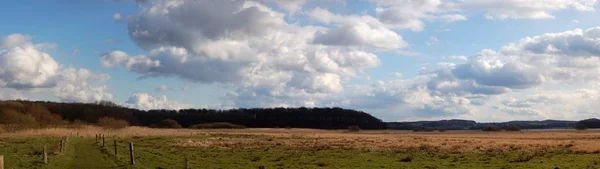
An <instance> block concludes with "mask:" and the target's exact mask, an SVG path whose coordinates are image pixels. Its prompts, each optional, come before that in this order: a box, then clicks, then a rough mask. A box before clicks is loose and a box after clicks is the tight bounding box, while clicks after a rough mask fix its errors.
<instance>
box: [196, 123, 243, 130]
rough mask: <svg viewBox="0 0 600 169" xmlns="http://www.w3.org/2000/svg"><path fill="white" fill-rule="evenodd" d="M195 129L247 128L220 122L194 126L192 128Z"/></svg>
mask: <svg viewBox="0 0 600 169" xmlns="http://www.w3.org/2000/svg"><path fill="white" fill-rule="evenodd" d="M190 128H193V129H243V128H246V126H242V125H237V124H231V123H226V122H218V123H202V124H194V125H192V126H190Z"/></svg>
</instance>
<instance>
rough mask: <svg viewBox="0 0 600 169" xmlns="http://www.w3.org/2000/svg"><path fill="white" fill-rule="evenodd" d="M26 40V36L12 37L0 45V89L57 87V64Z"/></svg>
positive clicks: (13, 35) (27, 38)
mask: <svg viewBox="0 0 600 169" xmlns="http://www.w3.org/2000/svg"><path fill="white" fill-rule="evenodd" d="M29 40H30V38H29V37H28V36H25V35H21V34H12V35H9V36H7V37H5V38H4V39H2V40H1V41H0V44H1V46H2V48H0V49H1V50H0V85H2V86H5V87H8V88H17V89H24V88H37V87H51V86H53V85H55V84H56V76H57V74H58V73H59V71H60V66H59V64H58V63H57V62H56V61H55V60H54V59H53V58H52V57H50V55H48V54H47V53H44V52H41V51H39V50H38V49H37V48H35V45H34V44H32V43H31V42H30V41H29Z"/></svg>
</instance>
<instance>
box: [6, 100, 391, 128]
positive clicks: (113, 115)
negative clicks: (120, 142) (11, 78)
mask: <svg viewBox="0 0 600 169" xmlns="http://www.w3.org/2000/svg"><path fill="white" fill-rule="evenodd" d="M101 119H102V120H101ZM166 119H169V120H174V121H176V122H177V123H178V124H180V125H181V126H182V127H190V126H192V125H196V126H198V124H206V123H231V124H235V125H241V126H244V127H250V128H275V127H281V128H284V127H292V128H316V129H347V128H348V127H349V126H358V127H360V128H362V129H384V128H386V124H385V123H384V122H383V121H381V120H380V119H378V118H375V117H373V116H371V115H370V114H368V113H365V112H362V111H356V110H349V109H342V108H337V107H333V108H305V107H300V108H251V109H229V110H216V109H182V110H148V111H145V110H139V109H133V108H127V107H123V106H120V105H117V104H114V103H112V102H109V101H101V102H96V103H62V102H47V101H27V100H10V101H1V102H0V124H17V123H28V124H32V125H33V124H35V125H38V126H44V125H61V124H70V123H88V124H98V123H99V122H106V121H111V120H112V121H117V122H121V121H124V122H126V123H128V124H129V125H134V126H156V125H158V124H161V123H162V122H164V120H166Z"/></svg>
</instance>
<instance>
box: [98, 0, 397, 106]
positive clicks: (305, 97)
mask: <svg viewBox="0 0 600 169" xmlns="http://www.w3.org/2000/svg"><path fill="white" fill-rule="evenodd" d="M182 3H183V4H182ZM285 15H286V14H285V13H280V12H277V11H273V10H271V9H270V8H269V7H267V6H265V5H262V4H260V3H256V2H252V1H157V2H156V3H153V4H152V5H150V6H144V7H143V9H142V10H141V12H140V13H139V14H138V15H134V16H132V17H131V18H130V20H129V22H128V29H129V34H130V36H131V37H132V40H133V41H134V42H135V43H136V44H137V45H138V46H140V47H141V48H143V49H144V50H146V51H147V54H144V55H139V56H129V55H128V54H127V53H125V52H121V51H113V52H109V53H107V54H105V55H104V56H102V59H101V61H102V65H103V66H104V67H124V68H125V69H126V70H128V71H132V72H137V73H139V74H140V75H142V76H146V77H150V76H164V77H178V78H181V79H185V80H188V81H192V82H199V83H216V84H219V85H224V86H234V90H235V91H237V93H238V95H237V96H239V97H227V100H230V99H231V103H234V104H236V106H243V105H249V104H246V103H249V102H256V101H262V102H263V103H264V105H282V104H284V103H285V102H286V101H288V100H294V99H297V100H299V101H290V102H288V103H285V104H287V105H304V104H306V105H310V104H312V102H311V101H310V100H311V99H314V100H316V99H318V98H320V97H321V96H322V95H327V94H336V93H341V92H343V84H344V83H346V82H348V81H350V80H351V79H352V78H353V77H356V76H360V75H363V74H364V72H365V71H366V70H367V69H369V68H373V67H377V66H379V65H380V62H379V59H378V58H377V56H376V55H375V54H373V53H371V52H370V51H368V49H371V48H399V47H401V46H402V45H405V44H403V43H405V42H404V41H401V38H400V36H399V35H397V34H396V33H394V32H393V31H389V30H388V29H385V28H384V27H382V26H381V25H369V24H371V23H368V24H367V25H363V26H365V27H361V26H360V24H366V23H364V22H363V20H360V19H359V20H358V21H356V23H357V25H359V26H358V27H357V28H360V29H362V28H367V29H366V30H367V31H371V32H373V31H374V32H375V33H381V32H383V34H382V36H364V35H360V36H358V37H360V38H364V39H361V41H359V43H353V44H352V45H350V46H348V45H321V44H314V43H313V41H314V40H315V39H317V38H316V37H317V36H323V34H322V33H325V32H329V33H331V32H335V31H337V30H336V29H338V28H325V27H317V26H299V25H295V24H288V23H287V22H286V20H285V19H284V17H285ZM366 20H368V21H369V22H373V23H376V22H377V20H376V19H374V18H370V19H366ZM334 22H335V23H338V22H337V21H334ZM352 22H354V21H352ZM360 29H359V30H360ZM359 33H363V32H359ZM367 33H368V32H367ZM384 35H385V36H384ZM387 35H390V36H387ZM383 37H385V38H383ZM379 41H381V42H380V43H376V44H375V43H374V44H366V43H367V42H379ZM363 46H364V47H363ZM232 96H233V95H232ZM242 96H244V97H242ZM246 101H248V102H246ZM256 105H262V104H261V103H256ZM253 107H254V106H253Z"/></svg>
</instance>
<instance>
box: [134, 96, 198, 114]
mask: <svg viewBox="0 0 600 169" xmlns="http://www.w3.org/2000/svg"><path fill="white" fill-rule="evenodd" d="M124 105H125V106H128V107H132V108H138V109H143V110H150V109H173V110H179V109H184V108H189V107H191V106H190V105H188V104H184V103H179V102H176V101H169V99H168V98H167V96H165V95H162V96H159V97H153V96H151V95H150V94H148V93H134V94H133V95H132V96H131V97H129V99H127V101H125V103H124Z"/></svg>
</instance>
